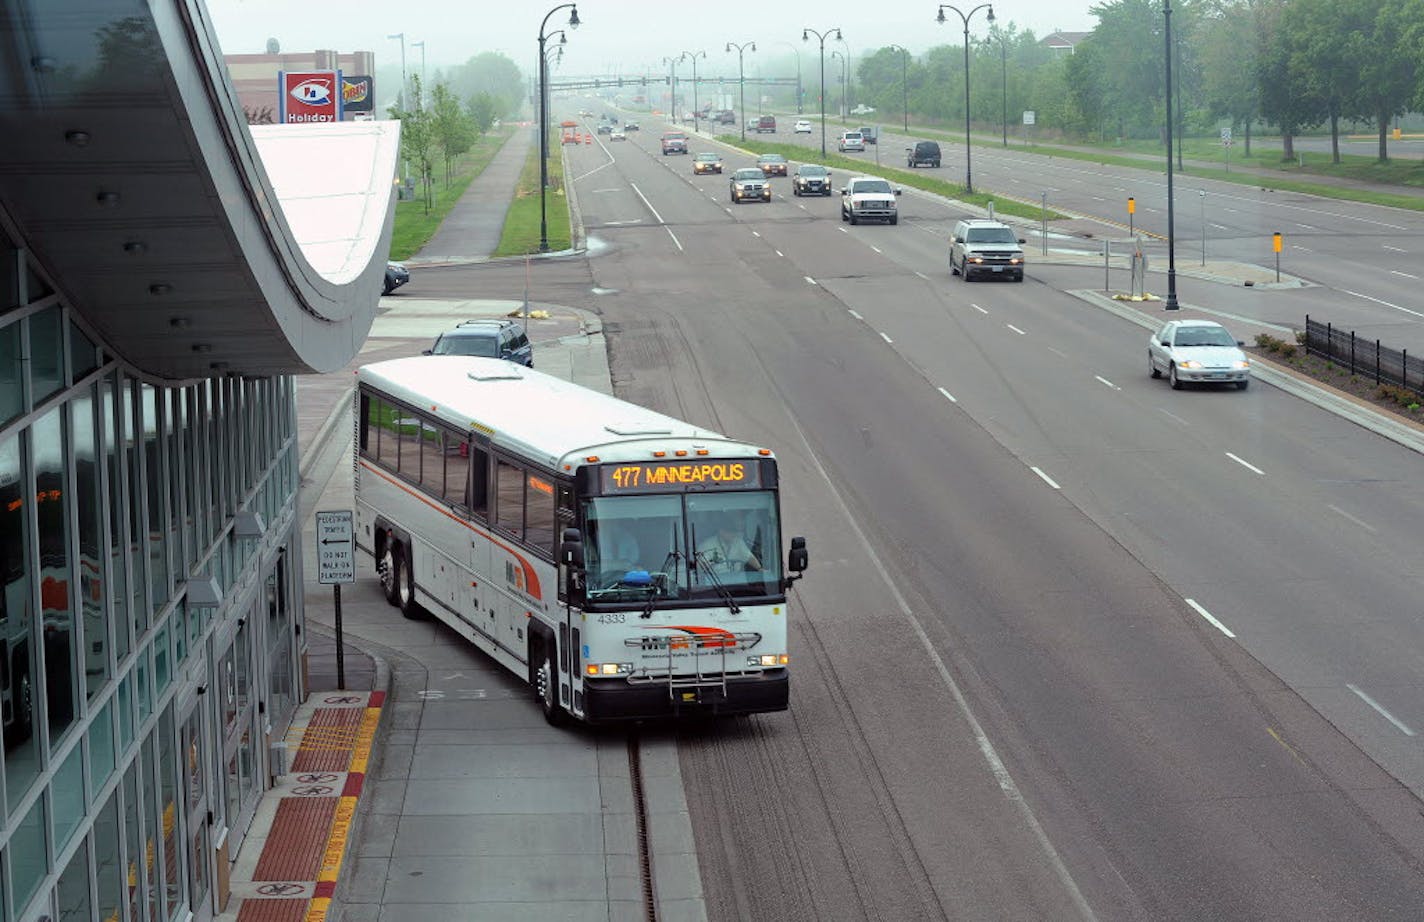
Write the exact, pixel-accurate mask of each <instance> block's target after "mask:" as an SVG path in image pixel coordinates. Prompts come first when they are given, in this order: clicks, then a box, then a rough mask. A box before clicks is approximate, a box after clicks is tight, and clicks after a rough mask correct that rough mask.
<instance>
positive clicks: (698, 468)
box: [602, 460, 761, 493]
mask: <svg viewBox="0 0 1424 922" xmlns="http://www.w3.org/2000/svg"><path fill="white" fill-rule="evenodd" d="M602 481H603V483H602V487H603V492H604V493H671V492H680V491H683V490H688V489H693V490H696V489H704V490H705V489H720V490H749V489H756V488H757V487H760V486H761V465H760V464H759V463H758V462H757V461H755V460H736V461H730V460H715V461H713V460H703V461H639V462H635V463H633V464H605V465H603V468H602Z"/></svg>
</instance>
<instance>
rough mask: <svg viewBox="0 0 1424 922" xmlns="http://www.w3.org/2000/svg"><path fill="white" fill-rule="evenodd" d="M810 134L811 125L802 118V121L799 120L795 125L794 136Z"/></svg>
mask: <svg viewBox="0 0 1424 922" xmlns="http://www.w3.org/2000/svg"><path fill="white" fill-rule="evenodd" d="M810 133H811V123H810V122H808V121H806V119H804V118H803V119H801V120H799V121H798V122H797V123H796V134H810Z"/></svg>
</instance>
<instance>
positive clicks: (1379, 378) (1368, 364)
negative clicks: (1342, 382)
mask: <svg viewBox="0 0 1424 922" xmlns="http://www.w3.org/2000/svg"><path fill="white" fill-rule="evenodd" d="M1305 351H1306V354H1307V355H1314V356H1319V357H1320V358H1322V359H1325V360H1326V361H1328V362H1332V363H1334V364H1336V365H1339V366H1340V367H1342V368H1348V369H1350V374H1352V375H1359V376H1361V377H1365V378H1368V377H1373V378H1374V379H1375V383H1376V384H1393V385H1396V386H1398V387H1403V388H1407V389H1409V390H1411V391H1413V392H1414V393H1416V394H1418V395H1420V396H1421V397H1424V359H1420V358H1419V357H1417V356H1413V357H1411V356H1410V354H1409V350H1408V349H1391V348H1389V347H1388V346H1384V345H1381V344H1380V341H1379V340H1377V339H1373V340H1371V339H1365V338H1363V337H1359V336H1356V335H1355V331H1354V330H1340V329H1337V328H1336V327H1335V325H1334V324H1331V323H1321V322H1320V321H1318V320H1311V319H1310V315H1309V314H1307V315H1306V317H1305Z"/></svg>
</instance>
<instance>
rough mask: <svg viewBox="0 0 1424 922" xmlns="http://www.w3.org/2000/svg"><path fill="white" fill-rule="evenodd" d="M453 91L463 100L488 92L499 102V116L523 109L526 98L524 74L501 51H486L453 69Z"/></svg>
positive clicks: (451, 76)
mask: <svg viewBox="0 0 1424 922" xmlns="http://www.w3.org/2000/svg"><path fill="white" fill-rule="evenodd" d="M449 84H450V91H451V92H452V93H454V94H455V95H456V96H458V97H459V98H460V99H469V98H470V97H472V96H474V95H476V94H477V93H488V94H489V96H490V98H491V99H493V100H494V101H495V104H496V117H497V118H504V117H505V116H508V115H513V114H514V113H515V112H518V111H519V108H520V106H521V105H522V103H523V101H524V95H525V89H524V86H525V85H524V75H523V74H521V73H520V72H519V68H518V67H517V66H515V64H514V62H513V61H511V60H510V59H509V58H507V57H505V56H504V55H502V54H500V53H499V52H497V51H486V52H484V53H483V54H477V55H475V56H474V57H472V58H470V59H469V60H468V61H466V62H465V63H464V64H461V65H459V66H457V67H453V68H451V69H450V79H449Z"/></svg>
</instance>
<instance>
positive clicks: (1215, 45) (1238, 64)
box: [1195, 2, 1261, 157]
mask: <svg viewBox="0 0 1424 922" xmlns="http://www.w3.org/2000/svg"><path fill="white" fill-rule="evenodd" d="M1255 34H1256V12H1255V9H1254V8H1253V7H1252V5H1251V4H1250V3H1249V2H1234V3H1230V4H1229V5H1225V6H1220V7H1217V8H1215V9H1214V10H1212V11H1211V12H1209V13H1208V14H1207V15H1206V16H1205V18H1204V19H1203V21H1202V23H1201V29H1200V32H1199V33H1198V35H1199V39H1198V41H1197V42H1196V43H1195V44H1196V47H1197V55H1198V58H1199V60H1200V62H1201V75H1202V102H1203V103H1204V104H1205V106H1206V108H1207V111H1208V112H1209V113H1210V114H1211V115H1213V116H1215V117H1224V118H1228V119H1230V120H1231V127H1232V129H1237V128H1240V129H1242V130H1243V132H1244V134H1245V138H1246V156H1247V157H1249V156H1251V123H1252V122H1253V121H1255V120H1256V119H1257V118H1259V117H1260V112H1261V91H1260V84H1259V83H1258V82H1257V68H1258V62H1257V51H1258V50H1259V49H1258V44H1257V42H1256V41H1255V40H1254V38H1253V37H1254V36H1255Z"/></svg>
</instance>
